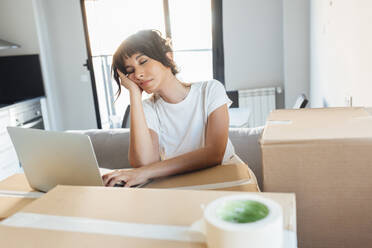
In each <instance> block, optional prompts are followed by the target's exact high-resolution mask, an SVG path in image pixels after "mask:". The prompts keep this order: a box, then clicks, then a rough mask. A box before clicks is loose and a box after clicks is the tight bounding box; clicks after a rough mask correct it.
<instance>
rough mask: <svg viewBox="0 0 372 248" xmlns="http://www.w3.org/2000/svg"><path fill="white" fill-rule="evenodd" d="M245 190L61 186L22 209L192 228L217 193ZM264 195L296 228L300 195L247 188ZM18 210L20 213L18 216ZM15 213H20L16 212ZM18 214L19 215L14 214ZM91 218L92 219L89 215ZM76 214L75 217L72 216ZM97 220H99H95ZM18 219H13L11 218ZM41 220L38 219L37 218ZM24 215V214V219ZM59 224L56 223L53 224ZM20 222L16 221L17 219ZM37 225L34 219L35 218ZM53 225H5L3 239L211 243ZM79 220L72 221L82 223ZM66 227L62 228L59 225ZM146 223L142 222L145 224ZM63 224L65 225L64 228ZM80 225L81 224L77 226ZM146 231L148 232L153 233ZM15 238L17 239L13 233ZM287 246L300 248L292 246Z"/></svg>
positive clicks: (56, 243)
mask: <svg viewBox="0 0 372 248" xmlns="http://www.w3.org/2000/svg"><path fill="white" fill-rule="evenodd" d="M233 194H242V193H238V192H228V191H207V190H204V191H196V190H167V189H161V190H159V189H135V188H134V189H133V188H112V187H110V188H108V187H79V186H57V187H56V188H54V189H52V190H51V191H49V192H48V193H47V194H45V195H44V196H43V197H41V198H40V199H38V200H37V201H34V202H33V203H31V204H30V205H28V206H27V207H25V208H24V209H23V210H22V212H20V213H17V214H16V215H20V214H26V215H27V214H31V215H35V216H36V217H35V218H36V219H37V218H38V216H39V215H42V216H46V217H47V218H49V217H53V218H54V217H55V216H57V218H59V219H61V218H60V217H62V218H63V217H73V218H69V220H68V221H75V220H77V221H81V222H82V224H87V225H88V226H87V229H89V228H90V227H92V228H99V227H102V223H101V222H100V223H98V224H97V221H98V222H99V221H109V222H110V223H111V221H115V223H118V222H119V224H120V223H121V224H122V223H130V224H133V223H137V224H152V225H162V226H164V225H167V226H168V225H172V226H173V227H176V228H182V227H189V226H191V225H192V224H193V223H194V222H195V221H197V220H199V219H201V218H202V215H203V210H202V208H201V207H202V206H203V205H206V204H208V203H209V202H211V201H213V200H215V199H216V198H219V197H222V196H226V195H233ZM245 194H260V195H262V196H264V197H268V198H271V199H273V200H275V201H277V202H278V203H279V204H281V205H282V207H283V210H284V213H283V214H284V227H285V228H286V229H287V230H290V231H292V232H294V234H295V231H296V214H295V212H296V205H295V196H294V194H282V193H277V194H275V193H245ZM16 215H15V216H16ZM15 216H14V217H15ZM74 217H77V218H74ZM12 218H13V217H12ZM87 218H88V219H87ZM71 219H72V220H71ZM92 219H93V220H92ZM9 220H12V219H11V218H8V219H7V221H9ZM33 220H35V219H33ZM22 221H24V219H21V220H20V222H18V224H20V223H21V222H22ZM52 222H53V223H54V224H53V223H52ZM13 223H14V222H13ZM30 223H31V225H32V224H33V223H34V222H33V221H31V222H29V224H30ZM44 223H46V224H48V226H47V227H48V229H41V228H40V227H39V228H34V227H27V228H26V227H24V226H22V225H21V226H22V227H20V226H18V227H10V226H4V224H0V239H1V244H2V246H4V247H32V245H33V244H34V247H38V248H43V247H50V246H51V244H53V247H99V248H102V247H162V248H164V247H188V248H192V247H205V244H204V243H201V242H189V241H179V240H163V239H154V238H139V237H133V236H131V235H129V236H128V235H119V234H114V233H113V232H110V234H107V233H106V234H103V233H102V232H104V231H106V230H103V231H102V230H101V231H99V232H96V233H92V231H90V232H83V231H66V226H64V225H63V223H62V224H60V225H57V226H55V223H59V222H58V221H57V222H56V221H50V222H49V221H45V222H44ZM53 225H54V227H53ZM78 226H79V225H77V224H76V223H75V225H69V228H76V227H78ZM57 228H58V229H60V230H56V229H57ZM140 228H142V227H140ZM61 229H63V230H61ZM75 230H76V229H75ZM120 230H122V229H121V227H120ZM153 233H154V232H148V233H147V232H146V233H145V234H144V233H142V235H143V234H144V235H152V234H153ZM9 237H13V238H9ZM287 247H294V244H293V245H292V246H287Z"/></svg>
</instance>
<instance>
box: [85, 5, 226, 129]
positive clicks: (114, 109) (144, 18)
mask: <svg viewBox="0 0 372 248" xmlns="http://www.w3.org/2000/svg"><path fill="white" fill-rule="evenodd" d="M213 2H216V1H212V3H213ZM220 3H221V1H220ZM82 10H83V15H84V22H85V31H86V36H87V38H88V39H87V43H88V53H89V55H90V58H89V59H90V61H89V62H90V63H91V65H92V67H93V70H92V71H94V80H93V84H94V85H93V86H94V87H93V89H94V90H95V92H94V94H95V101H96V111H97V120H99V123H98V126H99V128H101V127H102V128H116V127H120V126H121V120H122V118H123V115H124V112H125V110H126V107H127V105H128V104H129V93H128V91H126V90H122V93H121V95H120V97H119V98H118V100H117V101H116V102H115V103H114V100H115V93H116V91H117V85H116V83H115V82H114V80H113V78H112V77H111V72H110V68H111V61H112V55H113V53H114V52H115V50H116V48H117V47H118V46H119V45H120V43H121V42H122V41H123V40H124V39H125V38H126V37H128V36H129V35H131V34H133V33H135V32H136V31H138V30H141V29H157V30H159V31H161V32H162V34H163V35H164V36H165V35H166V36H167V37H170V38H171V39H172V44H173V50H174V60H175V62H176V64H177V66H178V67H179V69H180V73H179V74H178V75H177V77H178V78H179V79H180V80H181V81H184V82H195V81H201V80H208V79H212V78H213V77H214V75H213V74H214V66H213V65H214V59H215V58H214V56H213V51H214V48H213V47H212V46H213V43H212V6H211V0H188V1H179V0H136V1H133V0H82ZM221 28H222V27H221ZM221 42H222V40H221ZM92 71H91V74H92ZM215 78H216V77H215ZM217 79H218V78H217ZM220 80H221V79H220ZM221 81H222V82H223V80H221ZM143 97H144V98H146V97H148V95H146V94H144V96H143ZM98 106H99V107H98ZM97 109H98V110H97Z"/></svg>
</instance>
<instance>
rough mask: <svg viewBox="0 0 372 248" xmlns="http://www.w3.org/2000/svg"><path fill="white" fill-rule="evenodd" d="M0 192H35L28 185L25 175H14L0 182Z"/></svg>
mask: <svg viewBox="0 0 372 248" xmlns="http://www.w3.org/2000/svg"><path fill="white" fill-rule="evenodd" d="M0 190H14V191H24V192H33V191H36V190H34V189H33V188H31V186H30V185H29V184H28V181H27V179H26V176H25V174H21V173H18V174H14V175H12V176H10V177H8V178H6V179H4V180H3V181H0Z"/></svg>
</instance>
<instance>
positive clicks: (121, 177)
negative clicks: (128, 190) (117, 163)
mask: <svg viewBox="0 0 372 248" xmlns="http://www.w3.org/2000/svg"><path fill="white" fill-rule="evenodd" d="M128 180H129V178H128V177H127V176H126V175H119V176H115V177H113V178H112V179H111V180H110V181H108V183H107V185H106V186H108V187H113V186H114V185H115V184H117V183H119V184H120V183H122V181H124V182H125V184H126V182H127V181H128Z"/></svg>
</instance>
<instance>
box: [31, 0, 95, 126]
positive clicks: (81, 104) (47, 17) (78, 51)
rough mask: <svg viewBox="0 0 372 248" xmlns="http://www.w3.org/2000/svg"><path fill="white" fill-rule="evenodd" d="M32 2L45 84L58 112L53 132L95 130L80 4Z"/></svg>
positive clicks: (73, 0)
mask: <svg viewBox="0 0 372 248" xmlns="http://www.w3.org/2000/svg"><path fill="white" fill-rule="evenodd" d="M33 2H34V7H35V12H36V13H37V17H36V21H37V27H38V32H39V37H40V42H41V44H42V45H41V52H40V53H41V56H42V58H44V61H46V62H47V63H45V64H44V66H45V67H46V74H47V75H48V76H49V77H48V82H47V83H48V84H49V85H50V87H51V91H52V92H53V102H54V104H55V105H57V106H58V110H56V111H60V112H59V113H58V116H59V117H60V118H58V120H59V125H57V126H56V129H61V130H68V129H89V128H97V122H96V116H95V109H94V102H93V94H92V87H91V82H90V79H87V78H89V73H88V71H87V69H86V68H85V67H84V66H83V64H84V63H85V60H86V59H87V52H86V45H85V38H84V30H83V23H82V13H81V9H80V1H77V0H64V1H59V0H34V1H33ZM87 76H88V77H87Z"/></svg>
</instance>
